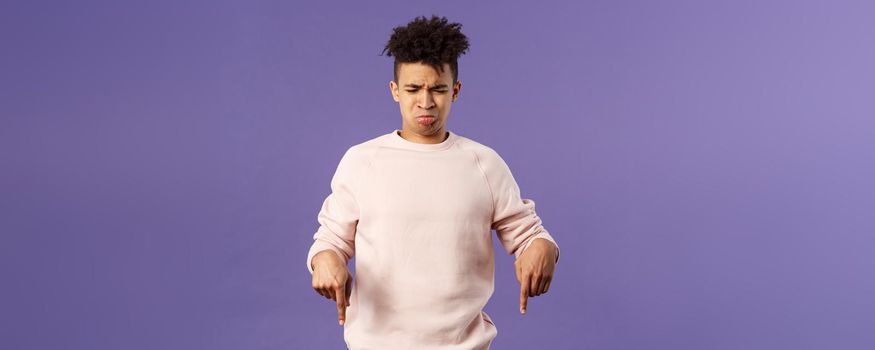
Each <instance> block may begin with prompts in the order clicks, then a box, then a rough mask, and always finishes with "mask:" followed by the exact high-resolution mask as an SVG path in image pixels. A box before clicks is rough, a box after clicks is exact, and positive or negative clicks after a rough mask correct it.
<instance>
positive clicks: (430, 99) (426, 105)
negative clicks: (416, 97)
mask: <svg viewBox="0 0 875 350" xmlns="http://www.w3.org/2000/svg"><path fill="white" fill-rule="evenodd" d="M424 93H425V96H424V97H422V99H421V100H420V103H419V107H420V108H422V109H425V110H429V109H432V108H434V96H432V95H431V93H429V92H428V91H424Z"/></svg>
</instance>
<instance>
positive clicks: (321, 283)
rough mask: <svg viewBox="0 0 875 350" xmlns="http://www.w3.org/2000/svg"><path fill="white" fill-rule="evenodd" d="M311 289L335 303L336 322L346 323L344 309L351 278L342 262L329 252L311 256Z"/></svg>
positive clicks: (350, 289)
mask: <svg viewBox="0 0 875 350" xmlns="http://www.w3.org/2000/svg"><path fill="white" fill-rule="evenodd" d="M311 263H312V264H313V289H315V290H316V293H319V295H321V296H324V297H326V298H328V299H332V300H334V301H335V302H336V303H337V321H338V323H340V325H341V326H342V325H343V323H344V322H346V307H347V306H349V296H350V293H351V292H352V276H350V274H349V270H348V269H347V268H346V264H345V263H343V260H342V259H341V258H340V257H339V256H337V254H335V253H334V252H332V251H330V250H323V251H321V252H319V253H317V254H316V255H315V256H313V259H312V260H311Z"/></svg>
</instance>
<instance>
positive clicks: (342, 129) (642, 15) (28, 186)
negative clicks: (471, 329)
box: [0, 1, 875, 350]
mask: <svg viewBox="0 0 875 350" xmlns="http://www.w3.org/2000/svg"><path fill="white" fill-rule="evenodd" d="M432 13H436V14H440V15H445V16H447V17H448V18H449V19H450V20H451V21H457V22H461V23H463V31H464V32H465V33H466V34H467V35H468V36H469V37H470V40H471V50H470V52H469V53H468V54H467V55H465V56H462V58H461V59H460V62H459V63H460V75H459V77H460V80H461V81H462V82H463V88H462V94H461V98H460V100H459V101H458V102H457V103H456V105H455V106H454V107H453V111H452V113H451V115H450V119H449V124H448V125H449V128H450V130H453V131H455V132H457V133H458V134H460V135H463V136H466V137H469V138H472V139H474V140H477V141H479V142H481V143H484V144H486V145H489V146H491V147H493V148H494V149H496V150H497V151H498V152H499V153H500V154H501V155H502V156H503V157H504V158H505V160H506V161H507V162H508V164H509V165H510V167H511V169H512V170H513V172H514V175H515V177H516V178H517V181H518V182H519V184H520V187H521V189H522V193H523V195H524V197H527V198H532V199H534V200H535V201H536V202H537V205H538V207H537V210H538V213H539V215H540V216H541V217H542V219H543V220H544V224H545V227H546V228H547V229H548V230H550V232H551V233H553V235H554V237H555V238H556V239H557V241H558V242H559V244H560V246H561V247H562V249H563V250H562V253H563V256H562V260H561V261H560V264H559V265H558V267H557V272H556V279H555V282H554V283H553V285H552V288H551V291H550V293H548V294H546V295H544V296H541V297H537V298H533V299H531V300H530V303H529V314H528V315H526V316H520V315H519V314H518V312H517V300H516V298H517V293H518V288H519V287H518V285H517V283H516V280H515V279H514V277H513V272H512V260H511V257H509V256H507V255H506V254H504V253H503V251H498V252H499V254H497V258H496V259H497V262H496V264H497V265H496V281H495V283H496V291H495V294H494V295H493V297H492V300H491V302H490V303H489V305H488V306H487V308H486V311H487V312H488V313H489V314H490V315H492V317H493V319H494V320H495V321H496V323H497V326H498V329H499V334H498V337H497V338H496V340H495V342H494V343H493V348H494V349H501V350H504V349H827V348H829V349H872V348H873V347H875V333H873V332H872V330H873V325H875V298H873V297H872V296H873V295H875V279H873V272H875V248H873V247H875V215H873V212H875V210H873V209H875V180H873V179H875V121H873V118H875V97H873V91H875V68H873V62H875V24H873V23H875V21H873V16H872V15H873V13H875V6H873V5H871V2H868V1H857V2H835V1H821V2H813V1H805V2H800V1H787V2H785V3H780V2H763V1H725V2H722V3H717V2H713V3H707V4H706V3H704V2H700V1H659V2H655V1H638V2H627V1H599V2H595V1H589V2H574V3H573V4H572V3H571V2H569V3H567V4H563V5H561V6H560V5H558V4H554V5H548V4H541V3H534V2H530V3H523V2H517V1H515V2H512V3H510V2H501V3H497V2H496V3H493V4H485V3H482V2H451V1H443V2H440V3H438V2H432V3H428V4H422V3H421V2H411V1H405V2H402V1H397V2H381V3H379V4H377V3H375V2H371V1H368V2H362V3H353V2H350V3H333V2H323V3H321V4H318V5H317V4H314V3H307V4H303V3H299V4H295V3H291V2H287V1H271V2H268V1H258V2H256V1H234V2H230V1H200V2H191V1H189V2H185V3H182V2H179V1H160V2H159V1H137V2H135V1H127V2H125V3H121V2H119V1H102V2H100V1H76V2H59V1H58V2H54V3H48V2H37V1H4V2H3V3H2V5H0V43H2V55H0V113H2V114H0V115H2V119H0V161H2V172H0V186H2V187H0V190H2V192H0V232H2V236H0V254H2V255H0V259H2V260H0V273H2V288H0V293H2V295H0V296H2V297H0V348H3V349H17V350H18V349H342V348H345V345H344V342H343V338H342V328H341V327H340V326H338V325H337V321H336V311H335V309H334V306H333V305H332V304H331V302H330V301H328V300H326V299H324V298H322V297H321V296H319V295H317V294H316V293H315V292H314V291H313V290H312V289H311V286H310V282H311V281H310V275H309V273H308V272H307V269H306V266H305V260H306V252H307V249H308V248H309V245H310V243H311V241H312V235H313V233H314V232H315V230H316V228H317V223H316V214H317V213H318V210H319V208H320V206H321V204H322V201H323V199H324V198H325V196H327V195H328V193H329V191H330V188H329V180H330V177H331V175H332V174H333V172H334V169H335V167H336V165H337V161H338V160H339V159H340V156H341V155H342V154H343V152H344V151H345V150H346V149H347V148H348V147H349V146H351V145H353V144H356V143H359V142H362V141H364V140H367V139H370V138H372V137H376V136H378V135H381V134H384V133H388V132H389V131H391V130H393V129H395V128H400V125H401V117H400V114H399V111H398V107H397V104H395V102H393V101H392V99H391V97H390V95H389V92H388V88H387V84H388V81H389V79H391V76H392V71H391V67H392V66H391V63H392V62H391V58H388V57H385V56H379V53H380V51H381V50H382V46H383V45H384V44H385V42H386V40H388V37H389V34H390V33H391V28H392V27H394V26H397V25H402V24H404V23H406V22H407V21H409V20H410V19H412V18H413V17H414V16H417V15H430V14H432ZM496 249H501V248H500V246H498V245H496Z"/></svg>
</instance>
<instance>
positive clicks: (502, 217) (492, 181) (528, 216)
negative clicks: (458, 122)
mask: <svg viewBox="0 0 875 350" xmlns="http://www.w3.org/2000/svg"><path fill="white" fill-rule="evenodd" d="M483 158H484V159H482V160H481V162H482V163H484V164H482V165H481V166H483V168H484V169H483V170H484V172H485V173H486V179H487V182H488V183H489V187H490V189H491V190H492V196H493V202H494V210H493V215H492V228H493V229H494V230H495V232H496V234H497V235H498V239H499V240H500V241H501V244H502V246H504V249H505V250H506V251H507V253H508V254H513V255H514V256H515V257H516V258H519V256H520V255H521V254H522V253H523V251H525V250H526V249H528V248H529V245H531V244H532V242H533V241H534V240H535V239H537V238H543V239H546V240H548V241H550V242H552V243H553V244H554V245H556V252H557V254H556V261H557V262H558V261H559V245H558V244H557V243H556V240H554V239H553V237H552V236H551V235H550V233H549V232H547V230H546V229H545V228H544V226H543V224H542V222H541V218H540V217H538V214H537V213H536V212H535V201H534V200H531V199H527V198H522V197H521V196H520V188H519V186H518V185H517V183H516V180H515V179H514V177H513V174H512V173H511V171H510V168H509V167H508V166H507V163H505V161H504V159H502V158H501V156H499V155H498V153H496V152H495V151H494V150H492V149H489V152H486V154H485V155H484V157H483Z"/></svg>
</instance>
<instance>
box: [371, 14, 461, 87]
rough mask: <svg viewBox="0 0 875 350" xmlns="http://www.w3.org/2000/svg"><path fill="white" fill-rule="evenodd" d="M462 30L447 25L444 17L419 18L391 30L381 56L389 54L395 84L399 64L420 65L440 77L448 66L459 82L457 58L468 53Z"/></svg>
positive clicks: (455, 26)
mask: <svg viewBox="0 0 875 350" xmlns="http://www.w3.org/2000/svg"><path fill="white" fill-rule="evenodd" d="M461 28H462V25H461V24H460V23H448V21H447V18H446V17H438V16H435V15H432V16H431V18H430V19H426V18H425V17H424V16H419V17H416V18H414V19H413V20H412V21H410V23H407V25H405V26H402V27H395V28H393V29H392V37H391V38H389V42H388V43H386V47H385V48H384V49H383V53H386V52H387V51H388V54H387V55H386V56H389V57H393V56H394V57H395V64H394V71H395V81H396V82H397V81H398V66H399V65H400V64H401V63H416V62H423V63H425V64H428V65H430V66H432V67H434V69H435V70H437V71H438V72H439V73H443V71H444V66H443V65H444V63H447V64H449V65H450V71H451V72H452V73H453V84H455V83H456V80H458V78H459V63H458V59H459V56H461V55H462V54H464V53H465V51H467V50H468V38H467V37H466V36H465V34H462V32H461V31H460V29H461ZM383 53H381V54H380V55H382V54H383Z"/></svg>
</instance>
